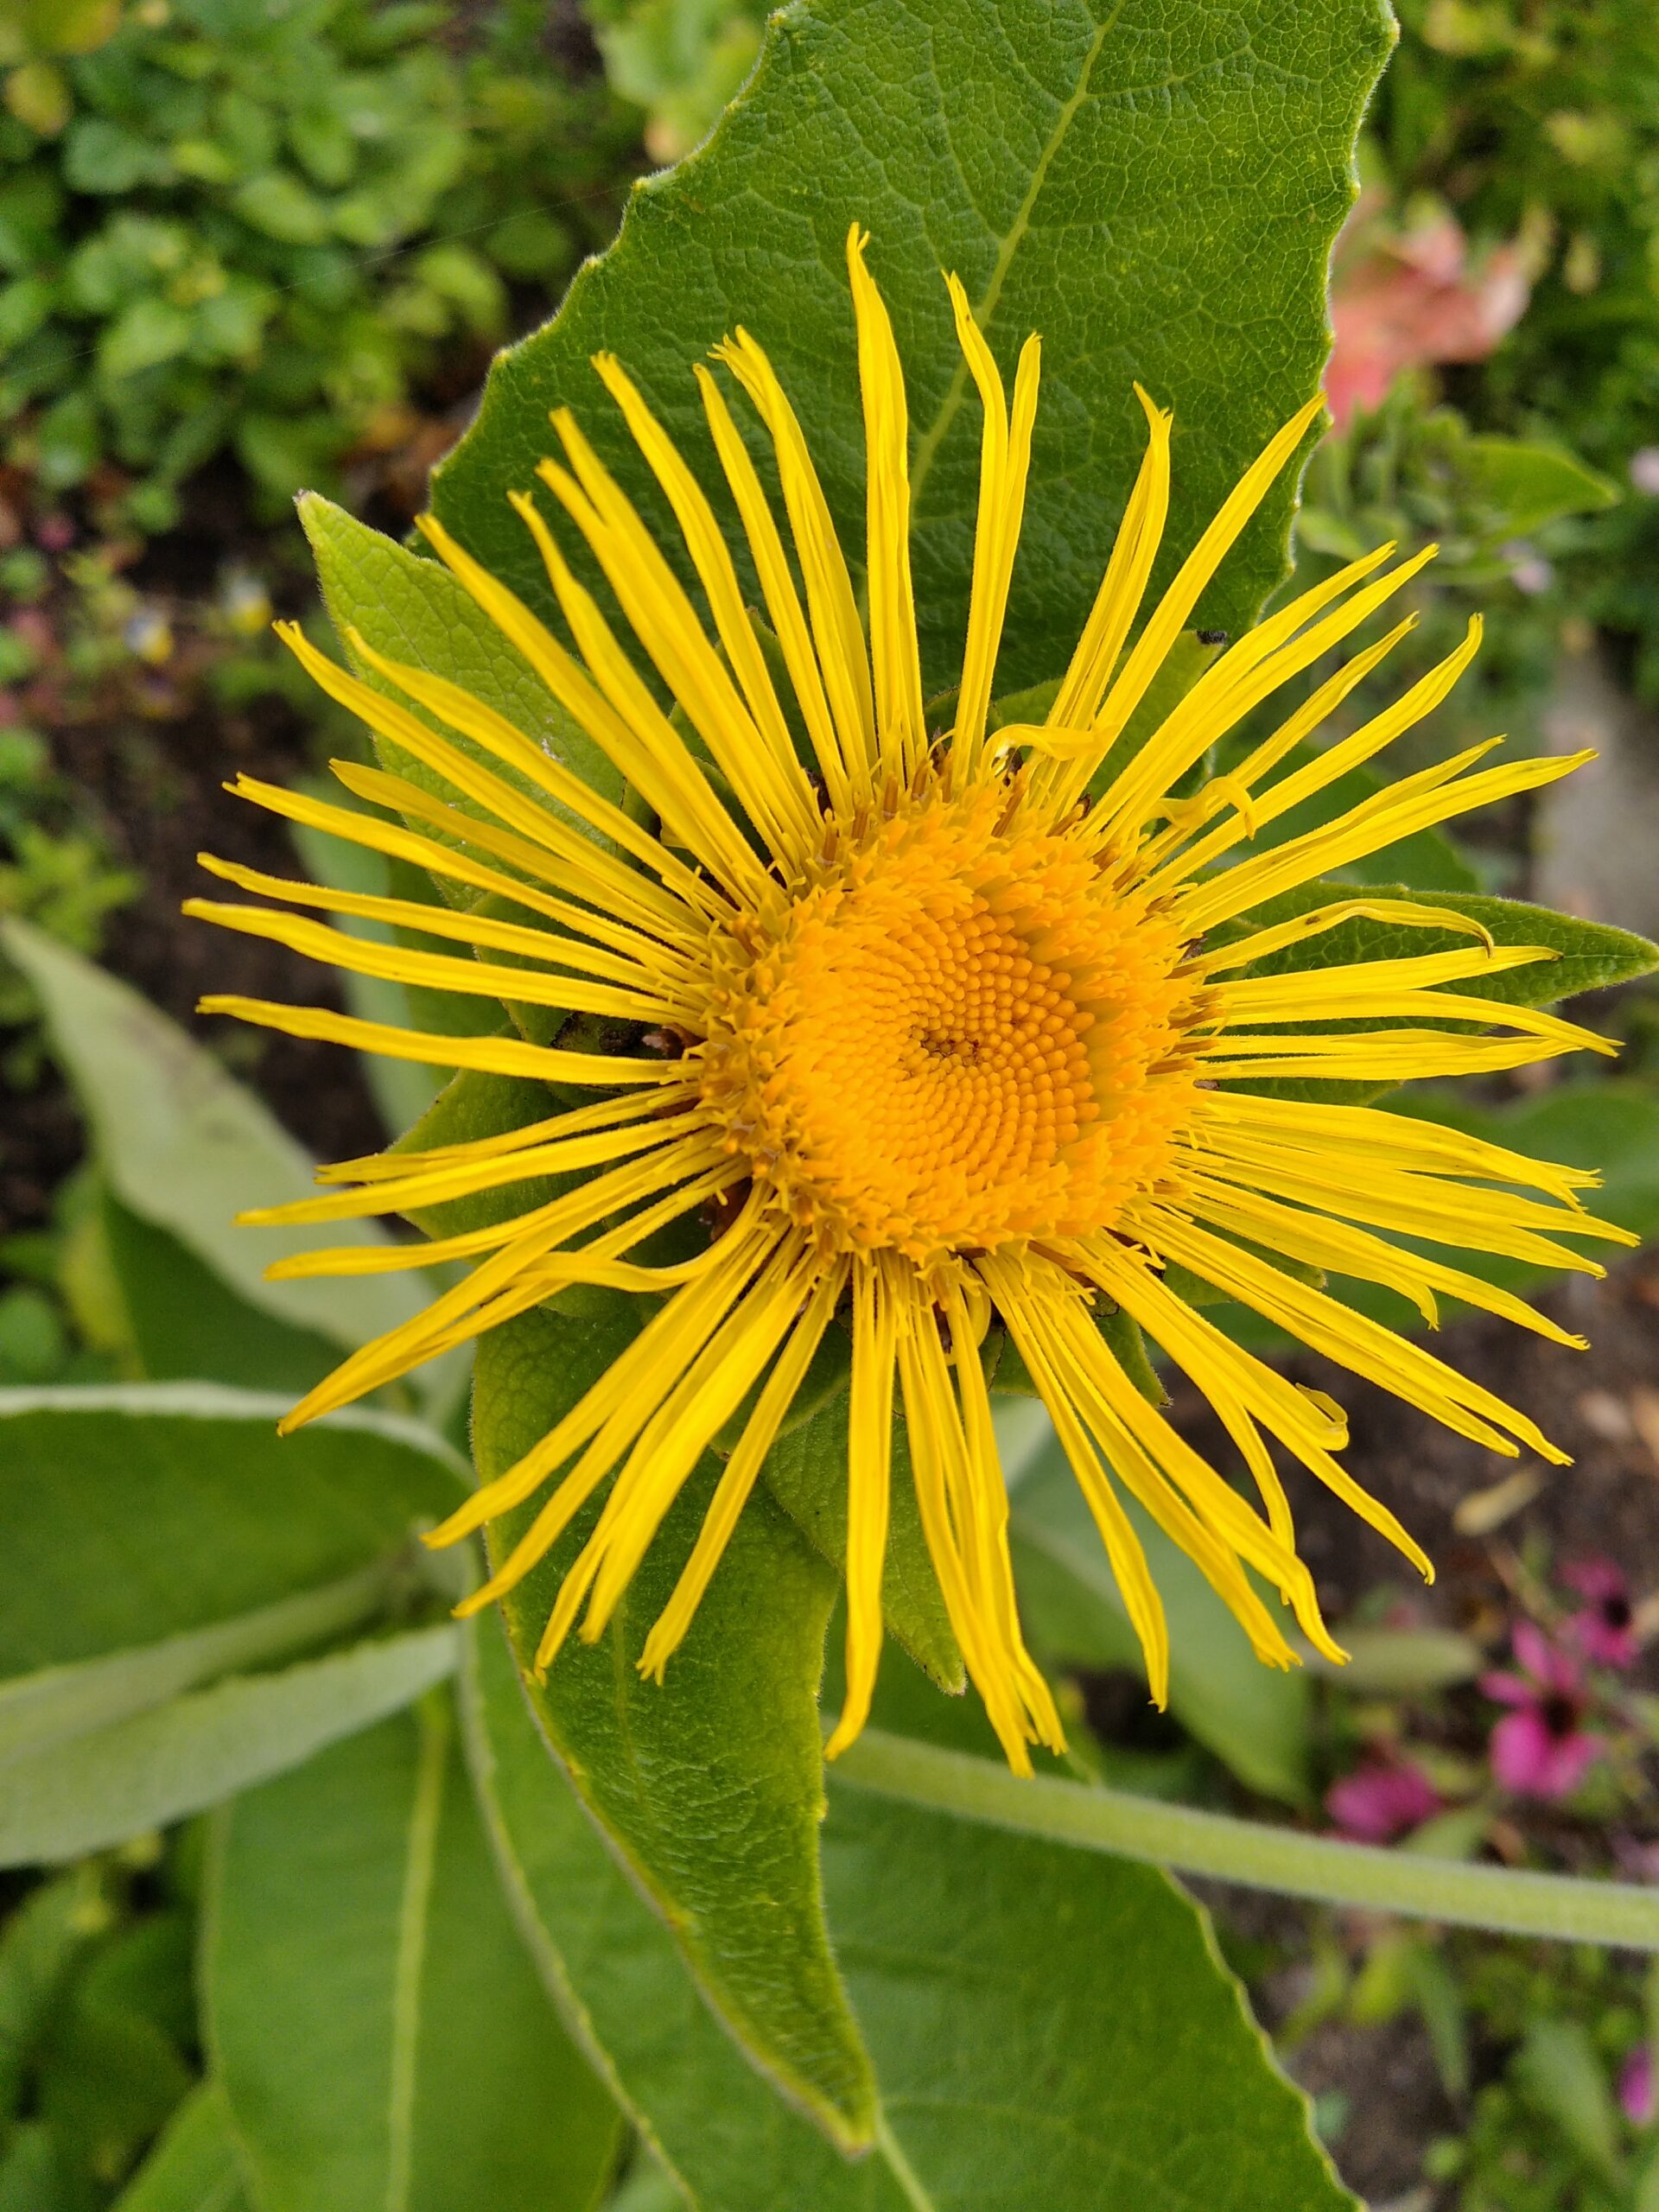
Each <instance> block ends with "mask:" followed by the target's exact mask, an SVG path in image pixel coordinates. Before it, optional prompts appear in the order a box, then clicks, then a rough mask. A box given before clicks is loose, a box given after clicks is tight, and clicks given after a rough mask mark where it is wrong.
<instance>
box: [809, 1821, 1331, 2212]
mask: <svg viewBox="0 0 1659 2212" xmlns="http://www.w3.org/2000/svg"><path fill="white" fill-rule="evenodd" d="M1027 1786H1033V1787H1034V1786H1035V1785H1027ZM1053 1786H1056V1787H1058V1786H1063V1785H1053ZM824 1872H825V1882H826V1885H827V1888H828V1891H829V1900H830V1918H831V1923H832V1925H833V1926H834V1929H835V1931H836V1953H837V1955H838V1956H839V1957H840V1959H841V1961H842V1966H843V1967H844V1969H845V1971H846V1974H847V1976H848V1980H849V1983H850V1985H851V1986H852V1991H853V2001H854V2003H855V2005H856V2006H857V2008H858V2015H859V2018H860V2019H861V2021H862V2023H863V2024H864V2028H865V2031H866V2033H867V2034H868V2037H869V2039H870V2044H871V2048H872V2049H873V2050H874V2053H875V2057H876V2068H877V2074H878V2078H879V2079H880V2085H881V2097H882V2107H883V2111H884V2113H885V2114H886V2116H887V2126H888V2127H889V2129H890V2130H891V2133H892V2135H893V2138H894V2139H896V2141H897V2142H898V2143H899V2145H902V2148H903V2156H904V2158H905V2159H906V2161H907V2164H908V2166H909V2168H910V2170H911V2171H912V2173H913V2175H914V2176H915V2177H916V2182H917V2188H918V2194H917V2196H916V2197H915V2200H914V2201H915V2202H917V2203H918V2204H925V2205H927V2206H929V2207H930V2208H931V2212H982V2209H983V2208H984V2207H985V2206H987V2205H988V2204H990V2203H995V2205H996V2207H997V2209H998V2212H1074V2208H1075V2212H1146V2208H1147V2207H1149V2206H1153V2205H1156V2206H1158V2207H1159V2208H1160V2212H1266V2208H1268V2207H1269V2206H1270V2207H1271V2208H1272V2212H1338V2208H1341V2207H1349V2208H1352V2206H1353V2202H1354V2201H1353V2199H1352V2198H1351V2196H1348V2194H1347V2192H1346V2191H1345V2190H1343V2189H1342V2188H1341V2187H1340V2186H1339V2185H1338V2183H1337V2181H1336V2178H1335V2177H1334V2176H1333V2174H1332V2171H1331V2169H1330V2165H1329V2162H1328V2161H1327V2160H1326V2158H1325V2155H1324V2153H1323V2152H1321V2151H1319V2149H1318V2148H1317V2147H1316V2145H1315V2144H1314V2142H1313V2138H1312V2136H1311V2134H1310V2133H1309V2130H1308V2124H1307V2107H1306V2101H1304V2100H1303V2098H1302V2097H1301V2096H1300V2094H1298V2092H1297V2091H1295V2090H1294V2089H1293V2088H1291V2086H1290V2084H1289V2083H1288V2082H1286V2081H1285V2080H1284V2079H1283V2078H1282V2077H1281V2075H1278V2074H1277V2073H1276V2072H1275V2071H1274V2066H1273V2063H1272V2061H1271V2059H1270V2057H1269V2056H1268V2048H1267V2044H1266V2041H1265V2039H1264V2037H1262V2034H1261V2032H1260V2031H1259V2030H1258V2029H1257V2028H1255V2025H1254V2024H1253V2023H1252V2022H1251V2021H1250V2019H1249V2015H1248V2014H1247V2012H1245V2009H1244V2005H1243V1999H1242V1995H1241V1993H1240V1991H1239V1989H1238V1986H1237V1985H1236V1983H1235V1982H1234V1981H1233V1980H1232V1979H1231V1977H1230V1975H1229V1974H1228V1973H1227V1971H1226V1969H1225V1967H1224V1966H1223V1965H1222V1963H1221V1961H1220V1958H1219V1956H1218V1955H1217V1951H1216V1948H1215V1943H1214V1939H1213V1937H1212V1936H1211V1933H1210V1929H1209V1925H1208V1923H1207V1920H1206V1919H1205V1916H1204V1915H1203V1914H1202V1913H1201V1912H1200V1911H1199V1910H1198V1908H1197V1907H1195V1906H1194V1905H1193V1904H1192V1903H1191V1902H1190V1901H1189V1900H1188V1899H1187V1898H1186V1897H1184V1896H1182V1894H1181V1893H1180V1891H1179V1890H1177V1889H1176V1887H1175V1886H1174V1885H1173V1883H1172V1882H1171V1881H1170V1880H1169V1878H1168V1877H1167V1876H1166V1875H1164V1874H1162V1873H1160V1872H1156V1871H1154V1869H1152V1868H1150V1867H1146V1866H1134V1865H1132V1864H1130V1863H1128V1861H1126V1860H1122V1859H1107V1858H1102V1857H1098V1856H1095V1855H1092V1854H1090V1853H1084V1852H1079V1851H1073V1850H1071V1849H1068V1848H1067V1847H1065V1846H1064V1845H1059V1844H1051V1843H1044V1842H1037V1841H1034V1840H1032V1839H1030V1838H1027V1837H1020V1836H1014V1835H1010V1834H1004V1833H1001V1832H999V1831H998V1830H996V1829H994V1828H988V1827H976V1826H975V1825H973V1824H971V1823H969V1822H966V1821H956V1820H953V1819H950V1818H949V1817H948V1816H945V1815H938V1814H932V1813H927V1812H923V1811H920V1810H918V1808H914V1807H911V1806H901V1805H899V1804H897V1803H894V1802H892V1801H890V1800H887V1799H883V1798H880V1797H876V1796H868V1795H866V1794H865V1793H864V1792H863V1791H861V1790H860V1789H856V1788H855V1787H853V1786H851V1785H850V1784H849V1783H832V1786H831V1790H830V1814H829V1822H828V1825H827V1827H825V1830H824Z"/></svg>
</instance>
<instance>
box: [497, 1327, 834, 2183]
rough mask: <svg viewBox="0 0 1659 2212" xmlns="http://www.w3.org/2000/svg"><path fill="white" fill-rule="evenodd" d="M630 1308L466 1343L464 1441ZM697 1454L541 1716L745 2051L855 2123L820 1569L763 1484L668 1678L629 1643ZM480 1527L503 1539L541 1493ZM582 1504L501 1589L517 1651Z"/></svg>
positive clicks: (552, 1405) (549, 1380)
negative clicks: (833, 1941)
mask: <svg viewBox="0 0 1659 2212" xmlns="http://www.w3.org/2000/svg"><path fill="white" fill-rule="evenodd" d="M638 1327H639V1311H638V1307H637V1305H636V1304H635V1302H634V1301H632V1300H628V1299H626V1298H625V1297H623V1296H621V1295H620V1294H614V1293H608V1292H598V1291H588V1292H584V1293H581V1294H574V1295H573V1294H569V1293H567V1294H565V1297H564V1298H563V1300H560V1301H559V1302H558V1303H557V1304H556V1305H555V1306H547V1307H543V1308H541V1309H540V1310H539V1311H537V1312H536V1313H530V1314H526V1315H524V1317H523V1318H522V1319H518V1320H517V1321H512V1322H509V1323H506V1324H505V1325H503V1326H502V1327H500V1328H498V1329H494V1330H492V1331H491V1332H490V1333H489V1335H488V1336H486V1338H484V1339H483V1341H482V1343H481V1344H480V1346H479V1353H478V1369H477V1395H476V1398H475V1402H474V1452H475V1454H476V1457H477V1460H478V1467H479V1472H480V1476H481V1477H482V1478H484V1479H485V1480H486V1481H487V1480H488V1479H490V1478H492V1477H493V1476H495V1475H498V1474H500V1473H502V1472H503V1471H505V1469H506V1468H507V1467H509V1466H511V1465H512V1463H513V1462H514V1461H515V1460H516V1459H518V1458H519V1456H520V1455H521V1454H522V1453H523V1452H524V1451H526V1450H527V1449H528V1448H529V1446H531V1444H533V1443H534V1442H535V1441H536V1440H537V1438H538V1437H540V1436H542V1435H543V1434H544V1433H545V1432H546V1431H547V1429H548V1428H549V1427H550V1426H551V1425H552V1423H553V1421H555V1420H556V1418H557V1417H558V1416H559V1414H562V1413H563V1411H564V1410H565V1409H566V1408H568V1407H569V1406H571V1405H572V1404H574V1403H575V1401H576V1399H577V1398H578V1397H579V1396H580V1395H581V1394H582V1392H583V1391H584V1390H585V1389H587V1388H588V1384H589V1383H591V1382H593V1381H594V1379H595V1378H596V1377H597V1376H600V1375H601V1374H602V1373H603V1372H604V1370H606V1368H607V1367H608V1366H609V1365H610V1363H611V1362H612V1361H613V1359H614V1358H615V1357H617V1355H618V1354H619V1353H620V1351H622V1350H623V1349H624V1348H625V1347H626V1344H628V1343H629V1341H630V1340H631V1339H632V1336H633V1334H634V1332H636V1330H637V1329H638ZM718 1465H719V1463H718V1461H717V1460H715V1459H714V1458H713V1456H712V1455H706V1456H705V1459H704V1461H703V1463H702V1466H701V1467H700V1468H699V1469H698V1470H697V1471H696V1474H695V1475H694V1476H693V1478H692V1479H691V1481H690V1483H689V1484H687V1486H686V1490H685V1491H684V1493H683V1496H682V1497H681V1499H680V1501H679V1503H677V1505H676V1507H675V1508H674V1510H672V1511H671V1513H670V1514H669V1516H668V1517H667V1519H666V1521H665V1522H664V1526H663V1528H662V1529H661V1531H660V1532H659V1533H658V1536H657V1539H656V1541H655V1542H654V1543H653V1544H652V1548H651V1549H650V1551H649V1553H648V1554H647V1555H646V1557H645V1561H644V1563H643V1564H642V1566H641V1567H640V1568H639V1572H638V1573H636V1574H635V1576H634V1579H633V1581H632V1584H631V1586H629V1588H628V1589H627V1591H626V1592H625V1593H624V1595H623V1598H622V1599H621V1601H620V1604H619V1605H618V1607H617V1611H616V1612H615V1614H614V1616H613V1619H612V1623H611V1625H610V1627H609V1629H608V1630H607V1633H606V1634H605V1635H604V1636H603V1637H601V1639H600V1640H599V1641H598V1642H597V1643H593V1644H584V1643H580V1642H578V1641H577V1640H576V1639H575V1637H572V1638H571V1640H570V1643H569V1646H568V1647H567V1649H565V1650H564V1651H563V1652H562V1653H561V1654H560V1656H559V1657H558V1659H557V1660H556V1662H555V1663H554V1665H553V1666H552V1667H551V1668H550V1670H549V1672H548V1675H547V1679H546V1681H545V1682H544V1683H539V1684H532V1686H531V1698H532V1701H533V1703H534V1705H535V1708H536V1713H537V1719H539V1721H540V1723H541V1725H542V1727H543V1730H544V1731H545V1732H546V1735H547V1738H548V1740H549V1742H550V1745H552V1747H553V1749H554V1750H555V1751H556V1753H557V1754H558V1756H559V1758H560V1759H561V1760H562V1761H563V1764H564V1766H565V1769H566V1770H567V1772H568V1773H569V1775H570V1776H571V1777H572V1778H573V1779H574V1780H575V1783H576V1786H577V1788H578V1789H580V1791H581V1793H582V1798H583V1801H584V1802H585V1803H586V1804H587V1805H588V1808H589V1809H590V1810H591V1811H592V1813H593V1814H594V1817H595V1818H596V1819H597V1820H598V1821H600V1823H601V1826H602V1827H604V1829H605V1831H606V1833H607V1834H608V1835H609V1836H610V1838H611V1840H612V1842H613V1844H614V1846H615V1847H616V1848H617V1849H618V1851H619V1852H620V1853H621V1854H622V1856H623V1858H624V1860H625V1862H626V1865H627V1866H628V1867H629V1869H630V1871H631V1872H632V1874H633V1875H634V1878H635V1879H636V1880H637V1881H638V1882H639V1885H640V1886H641V1887H642V1889H643V1890H644V1891H645V1894H646V1895H647V1896H648V1897H650V1898H651V1899H652V1902H653V1903H654V1904H656V1905H657V1907H658V1910H660V1911H661V1912H662V1913H663V1914H664V1916H665V1917H666V1919H667V1920H668V1922H669V1924H670V1925H671V1927H672V1929H674V1931H675V1934H676V1936H677V1937H678V1939H679V1942H680V1943H681V1945H682V1946H683V1950H684V1954H685V1956H686V1958H687V1959H688V1960H689V1961H690V1964H691V1966H692V1967H693V1968H694V1970H695V1971H696V1974H698V1976H699V1978H700V1979H701V1980H702V1984H703V1986H704V1988H705V1989H706V1991H707V1993H708V1994H709V1999H710V2001H711V2002H712V2003H713V2004H714V2005H715V2006H716V2008H717V2009H718V2010H719V2012H720V2013H721V2017H722V2018H724V2019H725V2021H726V2023H727V2024H728V2026H729V2027H730V2028H731V2030H732V2031H733V2032H734V2034H735V2035H736V2036H737V2037H739V2038H740V2040H741V2042H742V2043H743V2044H744V2045H745V2047H746V2048H747V2050H749V2051H750V2053H751V2055H752V2056H753V2057H754V2059H755V2062H756V2063H757V2064H759V2065H762V2066H764V2067H765V2068H766V2069H767V2070H768V2071H770V2072H771V2073H772V2075H774V2076H775V2078H776V2079H777V2080H779V2082H782V2083H783V2084H785V2086H786V2087H787V2088H788V2089H789V2091H790V2092H791V2094H793V2095H796V2096H798V2098H799V2099H800V2100H801V2101H803V2103H804V2104H805V2105H806V2106H807V2107H809V2108H810V2110H811V2111H812V2112H813V2113H814V2114H815V2116H816V2117H817V2118H818V2119H819V2120H821V2121H822V2122H823V2125H824V2126H826V2127H828V2128H829V2130H831V2131H832V2133H836V2135H837V2136H839V2137H841V2138H842V2139H845V2140H848V2141H852V2142H856V2141H860V2140H863V2139H868V2127H869V2120H870V2097H871V2090H870V2082H869V2073H868V2061H867V2059H866V2057H865V2055H864V2051H863V2048H862V2045H861V2042H860V2040H859V2037H858V2032H857V2030H856V2028H855V2025H854V2024H853V2021H852V2018H851V2016H850V2014H849V2012H848V2010H847V2005H846V2000H845V1998H844V1995H843V1993H842V1987H841V1983H840V1980H839V1978H838V1976H837V1974H836V1969H835V1965H834V1962H833V1961H832V1960H831V1958H830V1955H829V1942H828V1940H827V1937H826V1936H825V1932H824V1928H823V1911H822V1904H821V1899H820V1892H819V1878H818V1855H817V1839H818V1821H819V1819H820V1816H821V1813H822V1808H823V1794H822V1793H823V1783H822V1779H821V1764H820V1758H819V1738H818V1724H817V1683H818V1675H819V1671H820V1668H821V1665H822V1661H823V1633H824V1624H825V1622H826V1620H827V1618H828V1616H829V1607H830V1603H831V1601H832V1599H833V1597H834V1592H835V1583H834V1579H833V1577H832V1576H831V1575H830V1574H829V1572H828V1570H827V1569H826V1568H825V1567H823V1564H822V1563H821V1562H820V1561H819V1560H818V1559H817V1557H816V1555H815V1554H813V1553H812V1552H811V1551H810V1549H809V1548H808V1547H807V1545H806V1543H805V1542H804V1540H803V1539H802V1538H801V1537H800V1536H799V1535H798V1534H797V1533H796V1531H795V1529H794V1528H793V1526H792V1524H791V1522H789V1521H788V1519H787V1518H786V1517H785V1516H784V1515H783V1514H782V1513H781V1512H779V1510H778V1509H777V1508H776V1507H775V1506H774V1505H773V1504H772V1501H771V1499H770V1498H769V1497H766V1495H765V1494H764V1493H762V1492H757V1493H756V1494H755V1495H754V1496H753V1497H752V1498H751V1499H750V1501H749V1503H748V1505H747V1507H746V1509H745V1510H744V1512H743V1514H742V1516H741V1518H740V1520H739V1522H738V1526H737V1529H736V1530H735V1532H734V1535H733V1537H732V1541H731V1543H730V1546H729V1548H728V1551H727V1554H726V1556H725V1558H724V1560H722V1561H721V1567H720V1569H719V1571H718V1573H716V1574H715V1579H714V1581H713V1583H712V1584H711V1586H710V1587H709V1591H708V1592H707V1594H706V1595H705V1597H704V1599H703V1600H702V1605H701V1607H700V1608H699V1611H698V1614H697V1618H696V1621H695V1622H694V1623H693V1624H692V1628H691V1630H690V1634H689V1636H688V1637H687V1638H686V1641H685V1643H683V1646H682V1647H681V1649H679V1651H678V1652H677V1653H676V1655H675V1656H674V1658H673V1659H672V1660H671V1662H670V1664H669V1668H668V1673H667V1679H666V1681H665V1683H664V1685H663V1686H661V1687H659V1686H658V1685H657V1684H656V1683H654V1682H651V1681H642V1680H641V1678H640V1676H639V1672H638V1670H637V1667H636V1663H635V1662H637V1660H638V1658H639V1653H640V1651H641V1649H642V1648H643V1646H644V1643H645V1634H646V1631H647V1630H649V1628H650V1626H651V1624H652V1621H653V1620H654V1619H655V1618H656V1617H657V1615H658V1612H659V1611H661V1609H662V1607H663V1605H664V1604H665V1603H666V1601H667V1599H668V1597H669V1594H670V1592H671V1590H672V1588H673V1586H674V1584H675V1582H676V1581H677V1579H678V1576H679V1573H680V1570H681V1568H682V1567H683V1565H684V1562H685V1560H686V1558H687V1557H688V1555H689V1554H690V1548H691V1545H692V1543H693V1542H694V1541H695V1539H696V1532H697V1529H698V1528H699V1526H700V1525H701V1521H702V1511H703V1509H704V1507H705V1505H706V1503H707V1502H708V1497H709V1491H710V1489H711V1487H712V1484H713V1482H714V1480H715V1477H716V1474H717V1472H718ZM539 1502H540V1501H539V1500H538V1499H531V1501H530V1502H529V1503H526V1504H525V1505H524V1506H523V1507H521V1508H520V1509H519V1510H518V1512H517V1513H514V1514H509V1515H505V1516H502V1518H501V1519H500V1520H499V1521H498V1522H495V1523H494V1524H493V1527H492V1530H491V1540H492V1553H493V1556H500V1555H501V1554H503V1553H504V1552H505V1549H506V1548H507V1547H509V1546H510V1545H511V1544H512V1542H513V1541H515V1540H516V1538H517V1537H518V1535H521V1534H522V1533H523V1530H524V1528H525V1526H527V1524H528V1522H529V1521H530V1519H531V1517H532V1516H533V1515H534V1514H535V1512H536V1510H537V1506H538V1504H539ZM595 1511H596V1508H595V1507H590V1508H589V1509H588V1511H587V1512H586V1513H584V1514H583V1515H582V1517H581V1518H580V1519H579V1520H578V1522H576V1524H575V1528H574V1529H572V1530H571V1531H570V1532H569V1535H567V1536H566V1537H565V1538H564V1539H563V1541H561V1542H560V1543H559V1544H557V1545H556V1546H555V1548H554V1549H553V1550H552V1551H551V1552H550V1554H549V1555H548V1557H547V1559H546V1560H544V1561H543V1563H542V1565H541V1566H540V1567H538V1568H537V1569H536V1571H535V1572H534V1573H531V1574H530V1575H528V1576H527V1577H526V1578H525V1580H524V1581H523V1582H522V1583H521V1584H520V1585H519V1586H518V1589H517V1590H516V1591H514V1592H512V1596H511V1597H510V1598H509V1599H507V1601H506V1603H505V1613H506V1617H507V1623H508V1627H509V1630H510V1632H511V1634H512V1641H513V1644H514V1648H515V1649H516V1651H517V1653H518V1659H519V1662H520V1664H521V1666H525V1667H527V1666H528V1664H529V1662H530V1660H531V1657H532V1656H533V1654H534V1651H535V1649H536V1644H537V1640H538V1638H539V1637H540V1635H541V1631H542V1627H543V1623H544V1622H545V1621H546V1619H547V1617H548V1614H549V1612H550V1610H551V1608H552V1605H553V1601H554V1599H555V1597H556V1593H557V1591H558V1588H559V1586H560V1584H561V1582H562V1581H563V1577H564V1574H565V1573H566V1571H567V1570H568V1568H569V1566H570V1564H571V1563H572V1561H573V1560H574V1559H575V1554H576V1552H577V1550H578V1549H579V1548H580V1547H581V1545H582V1542H583V1541H585V1539H586V1537H587V1535H588V1533H589V1531H590V1530H591V1529H592V1527H593V1522H594V1515H595Z"/></svg>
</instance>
